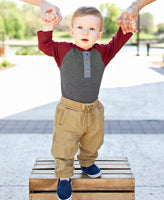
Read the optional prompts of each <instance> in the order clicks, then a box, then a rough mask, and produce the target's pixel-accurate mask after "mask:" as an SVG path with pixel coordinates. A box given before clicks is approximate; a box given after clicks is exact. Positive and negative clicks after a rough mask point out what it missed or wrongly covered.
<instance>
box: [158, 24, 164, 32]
mask: <svg viewBox="0 0 164 200" xmlns="http://www.w3.org/2000/svg"><path fill="white" fill-rule="evenodd" d="M157 29H158V31H157V32H158V34H161V33H164V23H161V24H158V25H157Z"/></svg>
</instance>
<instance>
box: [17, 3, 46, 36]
mask: <svg viewBox="0 0 164 200" xmlns="http://www.w3.org/2000/svg"><path fill="white" fill-rule="evenodd" d="M21 11H22V18H23V19H24V25H25V27H26V29H25V37H31V36H36V34H37V31H38V30H40V29H42V26H43V22H42V20H41V13H40V9H39V8H38V7H36V6H31V5H24V6H23V7H22V8H21Z"/></svg>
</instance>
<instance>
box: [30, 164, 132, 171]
mask: <svg viewBox="0 0 164 200" xmlns="http://www.w3.org/2000/svg"><path fill="white" fill-rule="evenodd" d="M99 167H100V169H130V165H129V164H125V165H110V164H109V165H103V164H102V165H101V166H100V165H99ZM38 169H43V170H48V169H51V170H54V169H55V166H54V165H34V167H33V170H38ZM76 169H80V165H77V166H76Z"/></svg>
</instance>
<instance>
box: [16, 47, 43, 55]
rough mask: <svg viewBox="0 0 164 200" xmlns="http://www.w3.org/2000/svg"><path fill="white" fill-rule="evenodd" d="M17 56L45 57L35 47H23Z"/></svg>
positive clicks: (17, 52)
mask: <svg viewBox="0 0 164 200" xmlns="http://www.w3.org/2000/svg"><path fill="white" fill-rule="evenodd" d="M16 55H43V53H42V52H41V51H40V50H38V48H35V47H25V46H24V47H21V48H20V49H19V50H17V51H16Z"/></svg>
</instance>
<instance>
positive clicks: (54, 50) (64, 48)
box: [37, 31, 73, 67]
mask: <svg viewBox="0 0 164 200" xmlns="http://www.w3.org/2000/svg"><path fill="white" fill-rule="evenodd" d="M52 33H53V32H52V31H47V32H44V31H38V33H37V35H38V48H39V49H40V50H41V51H42V52H43V53H45V54H46V55H48V56H52V57H54V59H55V61H56V63H57V65H58V67H60V66H61V63H62V60H63V58H64V56H65V54H66V53H67V52H68V51H69V50H70V49H71V48H72V45H73V44H72V43H67V42H55V41H53V40H52Z"/></svg>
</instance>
